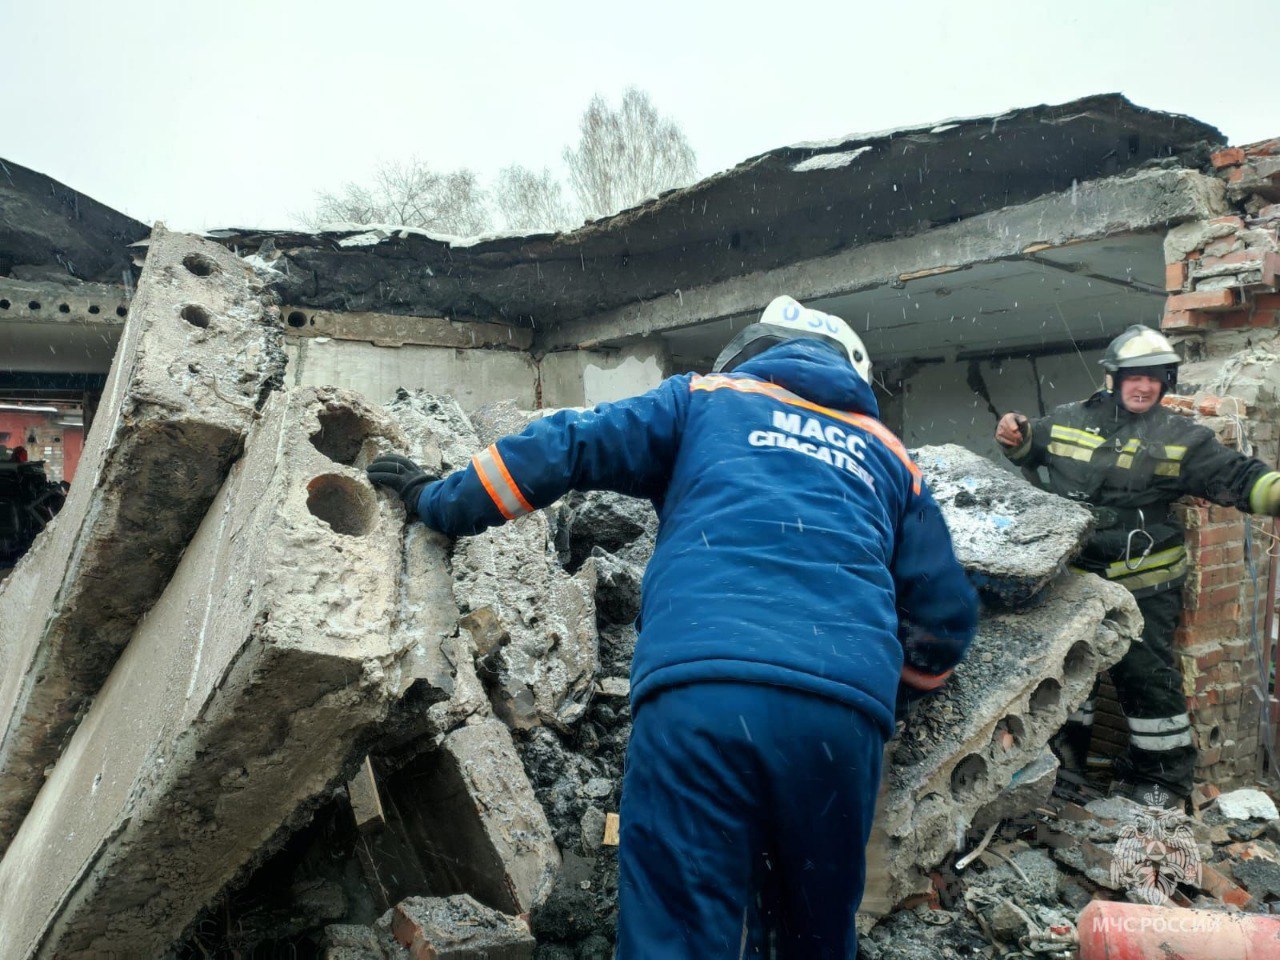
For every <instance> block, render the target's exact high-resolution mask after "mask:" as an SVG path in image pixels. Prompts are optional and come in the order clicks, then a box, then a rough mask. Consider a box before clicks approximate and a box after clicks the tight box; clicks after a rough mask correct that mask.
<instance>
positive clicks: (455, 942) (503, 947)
mask: <svg viewBox="0 0 1280 960" xmlns="http://www.w3.org/2000/svg"><path fill="white" fill-rule="evenodd" d="M391 932H392V934H393V935H394V936H395V938H396V941H397V942H398V943H399V944H400V945H401V946H403V947H405V948H406V949H407V950H408V951H409V955H410V956H412V957H414V958H415V960H437V958H438V960H454V958H456V960H469V958H473V957H484V958H487V960H527V958H529V957H532V956H533V947H534V940H533V935H532V934H531V933H530V932H529V925H528V922H527V921H526V920H524V919H522V918H519V917H511V916H507V915H506V914H503V913H499V912H498V911H497V910H493V909H490V908H488V907H486V906H484V905H483V904H481V903H479V902H478V901H477V900H476V899H475V898H474V897H471V896H468V895H466V894H461V895H455V896H452V897H410V898H408V899H407V900H403V901H401V902H400V903H399V904H398V905H397V906H396V907H394V908H393V909H392V911H391Z"/></svg>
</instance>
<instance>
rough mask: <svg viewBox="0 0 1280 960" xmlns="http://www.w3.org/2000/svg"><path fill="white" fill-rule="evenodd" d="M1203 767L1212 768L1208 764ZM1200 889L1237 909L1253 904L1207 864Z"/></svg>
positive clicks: (1202, 866) (1201, 868) (1246, 894)
mask: <svg viewBox="0 0 1280 960" xmlns="http://www.w3.org/2000/svg"><path fill="white" fill-rule="evenodd" d="M1202 757H1203V755H1202ZM1214 762H1215V763H1216V762H1217V761H1214ZM1203 765H1204V766H1206V767H1207V766H1210V764H1209V763H1207V762H1206V763H1204V764H1203ZM1200 889H1201V890H1203V891H1204V892H1205V893H1207V894H1209V895H1210V896H1212V897H1216V898H1217V899H1219V900H1221V901H1222V902H1223V903H1231V904H1234V905H1235V906H1237V907H1246V906H1248V905H1249V904H1251V903H1252V902H1253V898H1252V897H1250V896H1249V894H1248V893H1246V892H1245V891H1244V890H1242V889H1241V888H1240V887H1238V886H1236V885H1235V884H1234V883H1232V882H1231V881H1230V880H1228V879H1227V878H1226V877H1224V876H1223V875H1222V874H1221V873H1219V872H1218V871H1217V870H1215V869H1214V868H1213V867H1211V866H1210V865H1209V864H1207V863H1205V864H1201V866H1200Z"/></svg>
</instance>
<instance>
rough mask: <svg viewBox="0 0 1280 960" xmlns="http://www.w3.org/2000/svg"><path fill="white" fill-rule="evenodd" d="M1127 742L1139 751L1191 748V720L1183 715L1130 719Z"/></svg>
mask: <svg viewBox="0 0 1280 960" xmlns="http://www.w3.org/2000/svg"><path fill="white" fill-rule="evenodd" d="M1129 742H1130V743H1131V744H1133V746H1134V747H1136V748H1137V749H1139V750H1150V751H1153V752H1155V751H1160V750H1177V749H1180V748H1184V747H1189V746H1191V718H1190V717H1189V716H1188V715H1187V714H1185V713H1179V714H1176V715H1174V716H1172V717H1130V718H1129Z"/></svg>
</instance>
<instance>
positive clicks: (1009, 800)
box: [971, 729, 1058, 830]
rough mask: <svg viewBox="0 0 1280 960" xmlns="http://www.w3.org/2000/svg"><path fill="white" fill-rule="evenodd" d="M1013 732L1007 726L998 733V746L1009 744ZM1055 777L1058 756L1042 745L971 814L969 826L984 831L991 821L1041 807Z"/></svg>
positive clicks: (1050, 790) (1008, 745)
mask: <svg viewBox="0 0 1280 960" xmlns="http://www.w3.org/2000/svg"><path fill="white" fill-rule="evenodd" d="M1012 739H1013V734H1012V733H1010V732H1009V731H1008V730H1007V729H1006V730H1002V731H1001V732H1000V741H1001V744H1000V745H1001V748H1002V749H1005V748H1009V747H1011V746H1012ZM1057 777H1058V758H1057V757H1055V756H1054V755H1053V751H1052V750H1050V749H1049V748H1048V747H1045V748H1044V749H1043V750H1041V751H1040V755H1039V756H1037V757H1036V758H1035V759H1034V760H1032V761H1031V762H1030V763H1028V764H1027V765H1026V766H1025V767H1023V768H1022V769H1021V770H1019V771H1018V772H1017V773H1015V774H1014V775H1013V779H1012V780H1010V781H1009V785H1008V786H1007V787H1005V788H1004V789H1003V790H1001V791H1000V793H999V794H998V795H997V796H996V798H995V799H994V800H992V801H991V802H990V803H988V804H987V805H986V806H984V807H982V808H981V809H979V810H978V811H977V813H975V814H974V815H973V822H972V824H971V826H973V827H974V828H976V829H979V830H985V829H986V828H987V827H989V826H991V825H992V824H993V823H998V822H999V821H1001V820H1009V819H1012V818H1013V817H1020V816H1022V815H1023V814H1024V813H1029V812H1030V811H1032V810H1035V809H1036V808H1037V807H1041V806H1043V805H1044V804H1045V803H1046V802H1047V801H1048V799H1049V797H1050V795H1051V794H1052V793H1053V785H1054V783H1055V782H1056V780H1057Z"/></svg>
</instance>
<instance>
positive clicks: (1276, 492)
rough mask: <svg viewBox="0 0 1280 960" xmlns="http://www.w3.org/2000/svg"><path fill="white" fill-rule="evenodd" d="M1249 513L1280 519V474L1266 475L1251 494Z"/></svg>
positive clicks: (1254, 486)
mask: <svg viewBox="0 0 1280 960" xmlns="http://www.w3.org/2000/svg"><path fill="white" fill-rule="evenodd" d="M1249 512H1250V513H1262V514H1266V515H1267V516H1269V517H1280V473H1276V472H1274V471H1272V472H1270V473H1264V474H1263V475H1262V476H1260V477H1259V478H1258V479H1257V481H1256V482H1255V483H1254V485H1253V490H1252V491H1251V492H1250V493H1249Z"/></svg>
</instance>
